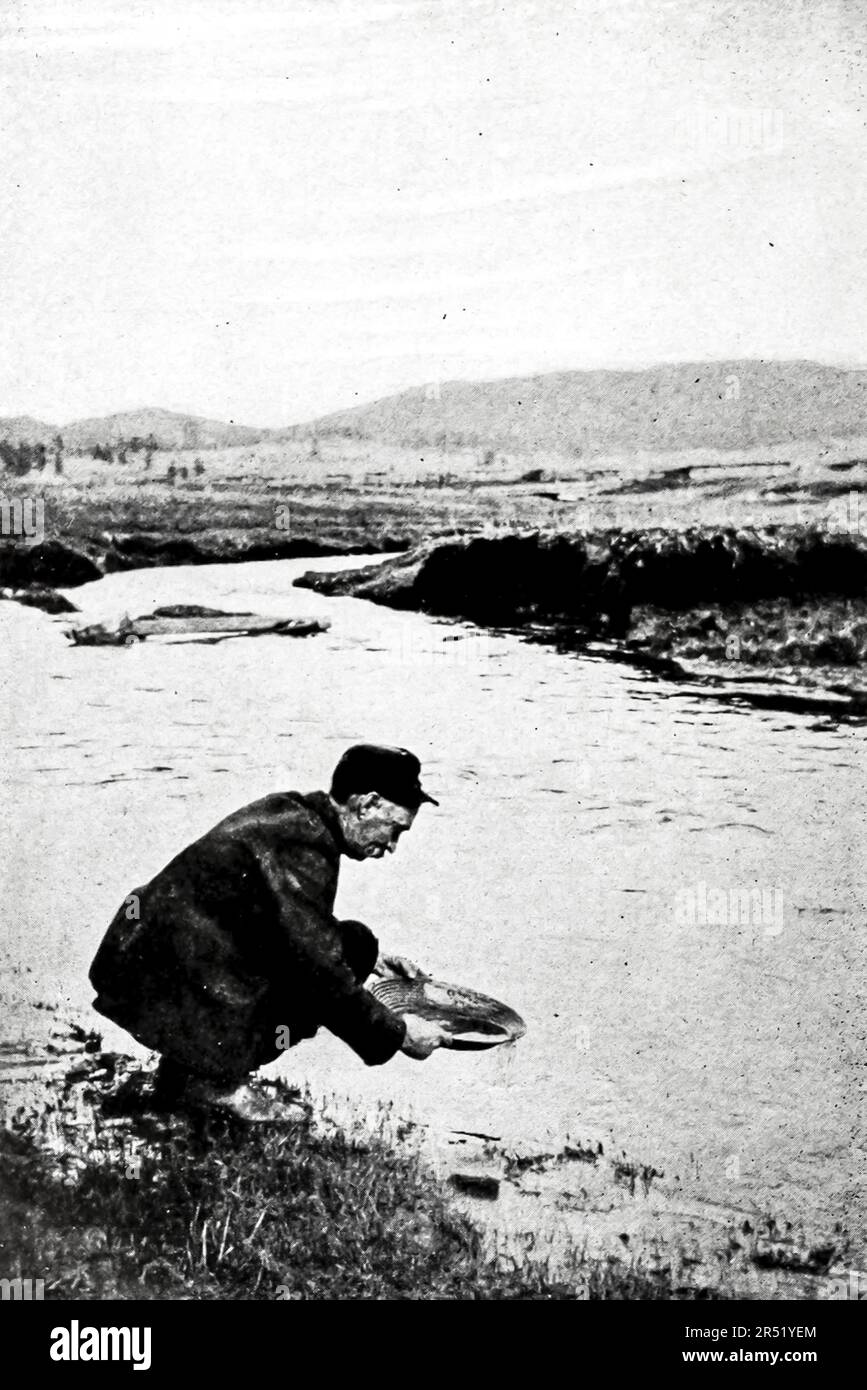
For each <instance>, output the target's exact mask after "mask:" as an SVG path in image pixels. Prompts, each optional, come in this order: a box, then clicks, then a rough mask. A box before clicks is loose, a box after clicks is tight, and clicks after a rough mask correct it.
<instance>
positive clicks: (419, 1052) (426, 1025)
mask: <svg viewBox="0 0 867 1390" xmlns="http://www.w3.org/2000/svg"><path fill="white" fill-rule="evenodd" d="M403 1021H404V1023H405V1024H406V1037H405V1038H404V1040H403V1047H402V1048H401V1049H400V1050H401V1052H404V1053H406V1056H407V1057H412V1058H414V1060H415V1061H416V1062H423V1061H424V1059H425V1057H429V1056H430V1055H431V1053H432V1052H435V1051H436V1049H437V1048H438V1047H442V1046H443V1045H444V1044H445V1043H446V1041H447V1040H448V1034H447V1033H446V1032H445V1030H444V1029H442V1028H440V1026H439V1024H438V1023H432V1022H431V1021H430V1019H427V1018H419V1017H418V1015H417V1014H404V1017H403Z"/></svg>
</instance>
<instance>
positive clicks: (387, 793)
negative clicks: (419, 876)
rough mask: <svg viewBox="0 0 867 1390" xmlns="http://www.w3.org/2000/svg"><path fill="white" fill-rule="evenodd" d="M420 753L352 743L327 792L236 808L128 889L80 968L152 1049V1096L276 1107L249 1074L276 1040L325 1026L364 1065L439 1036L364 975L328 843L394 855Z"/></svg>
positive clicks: (362, 955) (412, 803) (334, 848)
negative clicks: (384, 997) (342, 915)
mask: <svg viewBox="0 0 867 1390" xmlns="http://www.w3.org/2000/svg"><path fill="white" fill-rule="evenodd" d="M420 772H421V764H420V763H419V760H418V758H416V757H415V756H414V755H413V754H412V753H410V752H408V751H407V750H406V749H405V748H386V747H377V746H374V745H372V744H357V745H355V746H354V747H352V748H350V749H349V750H348V751H347V752H346V753H344V755H343V757H342V758H341V759H340V762H339V763H338V764H337V767H336V768H335V771H334V776H333V779H332V783H331V790H330V792H328V793H326V792H310V793H308V794H305V795H302V794H300V793H299V792H280V793H277V794H276V795H273V796H266V797H263V798H262V800H260V801H254V802H253V803H252V804H251V805H249V806H245V807H243V808H242V809H241V810H240V811H235V812H234V813H233V814H232V815H230V816H228V817H227V818H226V819H225V820H223V821H221V822H220V823H219V825H217V826H215V827H214V829H213V830H210V831H209V832H208V833H207V834H206V835H203V836H202V838H201V839H200V840H197V841H196V842H195V843H194V844H192V845H190V846H188V848H187V849H185V850H183V851H182V852H181V853H180V854H179V855H178V856H177V857H176V858H175V859H173V860H172V861H171V863H170V864H168V865H167V866H166V867H165V868H164V869H163V870H162V871H161V872H160V873H158V874H157V876H156V877H155V878H154V879H152V880H151V882H150V883H148V884H147V885H146V886H145V887H143V888H138V889H136V890H135V892H134V893H131V894H129V895H128V896H127V898H126V899H125V901H124V904H123V905H122V906H121V908H120V909H119V910H118V912H117V914H116V915H115V917H114V919H113V921H112V923H111V925H110V926H109V928H108V931H107V932H106V935H105V938H104V939H103V942H102V944H101V946H100V948H99V950H98V951H97V954H96V957H95V959H94V962H93V965H92V966H91V969H90V980H91V983H92V984H93V986H94V988H95V989H96V990H97V997H96V999H95V1000H94V1007H95V1008H96V1009H97V1010H98V1011H99V1012H100V1013H102V1014H104V1015H105V1016H106V1017H107V1018H110V1019H112V1020H113V1021H114V1022H115V1023H119V1024H120V1025H121V1026H122V1027H124V1028H126V1029H127V1031H128V1032H130V1033H131V1034H132V1035H133V1037H134V1038H136V1039H137V1040H138V1041H139V1042H141V1043H143V1044H144V1045H145V1046H146V1047H151V1048H154V1049H155V1050H156V1051H158V1052H160V1053H162V1061H161V1063H160V1067H159V1071H158V1076H157V1088H156V1090H157V1103H158V1104H159V1105H161V1106H166V1107H172V1106H174V1105H188V1106H193V1107H215V1108H217V1109H220V1110H222V1111H225V1112H228V1113H230V1114H233V1115H235V1116H236V1117H237V1118H240V1119H243V1120H247V1121H259V1120H261V1121H268V1120H275V1119H281V1118H288V1117H289V1116H288V1112H287V1108H286V1107H285V1106H281V1105H280V1104H279V1103H278V1102H276V1101H270V1102H269V1101H266V1100H265V1099H264V1098H263V1097H262V1096H261V1095H260V1094H257V1093H256V1092H255V1091H253V1090H252V1089H251V1088H250V1086H249V1085H248V1084H246V1083H247V1079H248V1077H249V1074H250V1073H251V1072H253V1071H255V1070H256V1068H257V1067H260V1066H262V1065H264V1063H266V1062H270V1061H273V1060H274V1058H276V1057H278V1056H279V1055H280V1053H281V1052H282V1051H283V1050H284V1049H285V1048H286V1047H287V1046H294V1045H295V1044H296V1043H298V1042H300V1041H301V1040H302V1039H303V1038H311V1037H313V1035H314V1034H315V1033H316V1031H317V1029H318V1028H319V1027H325V1028H328V1029H329V1030H330V1031H331V1032H332V1033H335V1034H336V1035H337V1037H339V1038H341V1039H342V1040H343V1041H344V1042H346V1043H347V1044H348V1045H349V1046H350V1047H351V1048H352V1049H353V1051H354V1052H356V1053H357V1054H358V1055H359V1056H360V1057H361V1058H363V1060H364V1061H365V1062H366V1063H367V1064H368V1065H369V1066H377V1065H379V1064H381V1063H383V1062H387V1061H388V1060H389V1059H390V1058H391V1057H393V1056H394V1055H395V1054H396V1053H397V1052H403V1053H405V1054H406V1055H407V1056H408V1057H414V1058H417V1059H419V1060H421V1059H423V1058H425V1057H429V1056H430V1054H431V1053H432V1052H433V1051H434V1049H435V1048H436V1047H438V1046H440V1044H441V1043H442V1042H443V1041H444V1040H445V1034H444V1033H443V1032H442V1030H441V1029H440V1028H439V1027H438V1026H437V1025H436V1024H433V1023H430V1022H428V1021H426V1020H423V1019H420V1018H416V1017H412V1016H410V1017H404V1018H399V1017H398V1016H397V1015H395V1014H393V1013H392V1012H391V1011H390V1010H389V1009H387V1008H386V1007H385V1006H384V1005H383V1004H381V1003H380V1002H379V1001H378V1000H377V999H376V998H375V997H374V996H373V995H372V994H371V993H369V991H368V990H366V989H365V988H364V987H363V982H364V980H366V979H367V977H368V976H369V975H370V974H371V973H372V972H373V971H374V970H376V971H377V973H381V974H389V973H390V974H395V973H397V974H402V975H407V976H409V977H410V978H412V977H413V976H414V975H417V974H419V973H420V972H419V971H418V970H417V968H416V967H414V966H412V965H411V964H410V962H408V961H403V960H401V958H400V957H389V956H382V957H380V954H379V946H378V943H377V940H376V938H375V937H374V935H373V933H372V932H371V931H370V930H369V929H368V928H367V927H366V926H364V925H363V924H362V923H361V922H352V921H344V922H341V921H338V920H337V919H336V918H335V917H334V915H333V911H332V909H333V906H334V898H335V894H336V891H337V875H338V868H339V861H340V856H341V855H342V854H345V855H347V856H349V858H351V859H381V858H382V856H383V855H384V854H387V853H393V851H394V850H395V848H396V847H397V843H398V840H399V839H400V836H401V835H402V834H404V833H405V832H406V831H407V830H409V829H410V827H411V826H412V824H413V821H414V820H415V817H416V813H417V811H418V809H419V807H420V805H421V804H422V802H425V801H429V802H432V803H433V805H435V806H436V805H438V804H439V803H438V802H436V801H434V799H433V797H431V796H428V795H427V793H426V792H424V791H423V790H422V788H421V783H420V781H419V775H420Z"/></svg>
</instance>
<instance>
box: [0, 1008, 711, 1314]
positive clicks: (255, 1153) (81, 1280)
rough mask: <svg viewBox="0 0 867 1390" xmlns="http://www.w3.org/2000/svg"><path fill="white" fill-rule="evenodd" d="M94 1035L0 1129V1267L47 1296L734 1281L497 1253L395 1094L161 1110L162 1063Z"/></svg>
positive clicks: (576, 1288) (332, 1294) (638, 1295)
mask: <svg viewBox="0 0 867 1390" xmlns="http://www.w3.org/2000/svg"><path fill="white" fill-rule="evenodd" d="M83 1041H84V1044H85V1048H86V1051H82V1053H81V1055H80V1057H79V1059H78V1062H77V1065H75V1066H72V1067H69V1069H68V1070H67V1071H66V1073H65V1074H64V1073H63V1072H62V1071H60V1072H59V1073H58V1074H57V1075H56V1077H55V1079H54V1080H53V1081H51V1082H49V1081H47V1080H46V1081H44V1082H43V1083H42V1084H41V1085H38V1086H36V1087H33V1086H31V1087H30V1091H29V1097H28V1101H27V1103H25V1104H21V1105H19V1106H17V1107H16V1109H15V1113H14V1116H13V1118H12V1119H11V1121H8V1122H7V1126H6V1127H5V1128H4V1129H3V1130H2V1131H0V1173H2V1186H0V1230H2V1232H3V1234H2V1240H0V1252H2V1273H3V1276H4V1277H6V1278H12V1279H14V1278H16V1277H21V1278H25V1279H43V1280H44V1281H45V1297H46V1298H48V1299H65V1298H74V1299H129V1298H136V1299H140V1298H157V1299H184V1298H193V1299H233V1300H237V1299H262V1300H273V1299H278V1300H283V1299H330V1300H334V1299H339V1300H346V1299H366V1300H369V1299H389V1300H394V1299H397V1300H401V1299H414V1300H429V1299H449V1300H492V1299H505V1300H518V1299H520V1300H528V1299H529V1300H539V1299H541V1300H562V1299H566V1300H574V1299H621V1300H622V1299H628V1300H638V1299H641V1300H645V1299H689V1300H694V1299H696V1298H721V1297H724V1296H725V1295H724V1294H723V1293H721V1292H719V1291H716V1292H711V1291H709V1290H706V1289H702V1288H700V1287H696V1286H695V1285H690V1283H689V1282H688V1281H686V1282H683V1283H678V1282H677V1280H676V1279H673V1278H672V1277H671V1271H670V1270H669V1271H668V1272H667V1273H662V1272H656V1273H654V1274H651V1273H648V1272H645V1271H643V1270H642V1269H641V1267H640V1263H636V1262H634V1261H633V1262H630V1261H628V1260H626V1261H621V1262H619V1263H615V1262H613V1261H603V1260H597V1261H592V1260H589V1259H587V1258H586V1257H585V1255H584V1253H583V1252H582V1250H581V1249H579V1247H578V1246H577V1245H576V1246H573V1247H572V1248H571V1250H569V1251H568V1252H565V1253H564V1252H562V1251H561V1252H560V1253H559V1256H558V1261H557V1268H556V1270H554V1269H553V1268H552V1265H551V1260H550V1257H546V1255H545V1253H544V1249H543V1248H542V1246H541V1244H540V1248H539V1249H537V1250H536V1251H528V1250H525V1251H524V1253H523V1255H522V1257H521V1258H520V1259H516V1258H515V1256H514V1253H512V1252H510V1253H509V1254H508V1255H506V1254H505V1252H501V1253H499V1254H498V1251H497V1248H496V1241H493V1242H492V1240H491V1238H490V1235H489V1233H487V1234H486V1233H485V1232H484V1231H483V1230H482V1229H481V1228H480V1227H479V1226H478V1225H477V1224H476V1223H475V1222H474V1221H473V1220H471V1219H470V1218H469V1217H468V1216H467V1215H466V1213H465V1212H462V1211H461V1210H459V1209H458V1208H457V1206H456V1205H455V1203H454V1200H453V1198H452V1197H451V1196H450V1195H449V1190H448V1188H447V1186H446V1184H445V1183H444V1182H443V1181H442V1179H441V1178H440V1177H438V1175H437V1174H436V1173H435V1172H434V1171H433V1169H432V1168H431V1167H430V1165H429V1164H428V1163H427V1162H426V1160H425V1158H424V1155H423V1154H422V1152H421V1150H420V1148H419V1146H418V1144H417V1143H415V1142H414V1141H413V1137H412V1126H411V1125H407V1124H405V1123H401V1122H400V1121H399V1120H398V1119H396V1118H395V1117H394V1116H393V1114H392V1112H391V1109H390V1107H388V1106H381V1107H380V1110H379V1115H378V1123H377V1124H375V1125H374V1127H373V1128H371V1127H369V1126H368V1125H366V1124H365V1123H364V1122H363V1121H362V1120H360V1119H356V1120H355V1121H354V1122H353V1121H352V1120H351V1119H350V1120H349V1122H347V1120H346V1119H345V1118H344V1119H342V1120H341V1121H337V1120H335V1119H334V1118H333V1117H332V1116H329V1114H328V1112H327V1108H326V1107H325V1106H323V1105H322V1104H321V1103H320V1104H317V1105H316V1106H314V1105H313V1103H312V1102H311V1100H310V1098H309V1096H308V1097H307V1098H306V1099H304V1098H300V1097H298V1093H297V1092H293V1091H290V1090H289V1088H288V1087H286V1085H285V1084H284V1083H272V1086H273V1088H275V1089H276V1090H278V1091H279V1092H280V1093H281V1094H282V1095H283V1097H284V1098H285V1099H288V1100H290V1101H294V1102H295V1103H296V1104H297V1108H298V1116H299V1118H298V1120H297V1122H296V1123H295V1124H293V1125H285V1126H281V1127H279V1128H276V1129H275V1128H270V1127H267V1126H266V1127H264V1128H261V1129H256V1128H255V1127H253V1128H248V1129H245V1128H244V1127H243V1126H239V1125H237V1124H232V1123H230V1122H227V1121H225V1120H221V1119H219V1118H215V1117H211V1118H204V1117H198V1118H197V1117H194V1116H183V1115H179V1116H166V1115H157V1114H154V1113H153V1112H152V1111H151V1110H150V1109H149V1107H148V1100H149V1093H150V1087H151V1082H152V1073H149V1072H145V1071H143V1070H142V1069H140V1068H138V1067H137V1066H135V1064H134V1063H132V1061H131V1059H129V1058H125V1057H122V1056H119V1055H118V1054H116V1053H106V1052H103V1051H101V1050H100V1040H99V1037H98V1035H96V1034H90V1035H86V1036H85V1037H84V1038H83Z"/></svg>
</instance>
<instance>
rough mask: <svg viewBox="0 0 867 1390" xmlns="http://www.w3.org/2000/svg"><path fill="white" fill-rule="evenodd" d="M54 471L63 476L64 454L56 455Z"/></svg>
mask: <svg viewBox="0 0 867 1390" xmlns="http://www.w3.org/2000/svg"><path fill="white" fill-rule="evenodd" d="M54 471H55V473H57V474H61V473H62V472H63V454H55V455H54Z"/></svg>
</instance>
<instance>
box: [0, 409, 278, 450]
mask: <svg viewBox="0 0 867 1390" xmlns="http://www.w3.org/2000/svg"><path fill="white" fill-rule="evenodd" d="M58 433H59V434H60V435H61V436H62V438H63V442H64V445H65V446H66V448H67V449H92V448H93V447H94V445H96V444H102V445H106V444H109V445H114V444H118V443H119V442H120V441H121V440H130V439H134V438H135V437H136V436H138V437H139V438H140V439H147V438H148V436H149V435H153V437H154V439H155V440H156V442H157V445H158V446H159V448H161V449H225V448H230V447H231V446H232V445H237V444H257V443H258V442H259V441H260V440H261V439H267V438H269V437H270V435H271V431H270V430H267V429H253V428H249V427H247V426H245V425H236V424H233V423H229V424H224V423H223V422H222V421H221V420H206V419H203V418H202V417H201V416H198V415H183V414H179V413H178V412H176V411H173V410H160V409H155V408H147V409H143V410H127V411H122V412H120V413H119V414H117V415H105V416H102V417H100V418H98V419H92V420H74V421H72V422H71V423H70V424H66V425H49V424H46V423H45V422H44V421H42V420H33V419H31V418H30V416H27V415H19V416H14V417H7V418H6V419H0V439H8V440H11V441H13V442H15V443H19V442H22V443H26V444H38V443H40V442H41V443H44V444H47V443H49V441H50V440H52V439H53V438H54V436H55V435H56V434H58Z"/></svg>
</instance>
